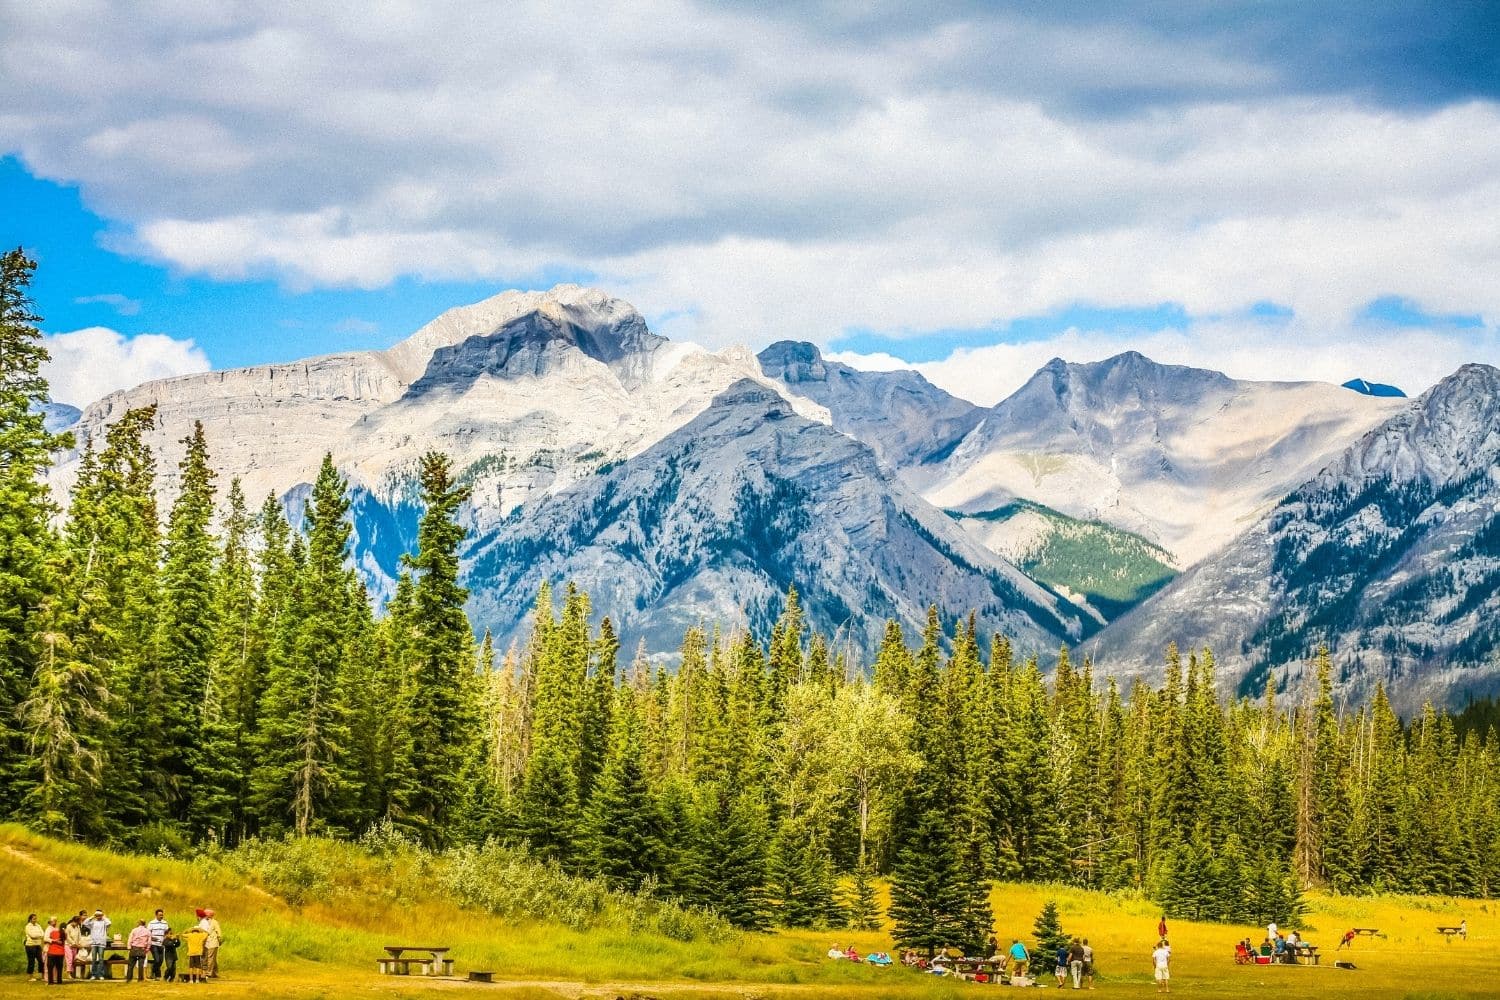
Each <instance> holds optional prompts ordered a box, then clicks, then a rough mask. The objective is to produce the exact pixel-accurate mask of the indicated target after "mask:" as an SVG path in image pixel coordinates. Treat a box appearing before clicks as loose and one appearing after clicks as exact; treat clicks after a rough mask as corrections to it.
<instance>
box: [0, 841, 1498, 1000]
mask: <svg viewBox="0 0 1500 1000" xmlns="http://www.w3.org/2000/svg"><path fill="white" fill-rule="evenodd" d="M294 860H295V859H294ZM327 862H328V870H324V871H320V872H317V873H315V875H316V877H315V878H311V879H310V881H311V882H312V884H314V885H315V886H316V891H313V892H309V893H305V894H303V893H296V892H289V891H287V888H286V884H287V883H286V872H284V871H282V872H279V873H278V874H277V875H276V876H275V877H269V878H263V877H261V876H260V875H259V874H258V873H256V872H253V871H246V870H243V866H241V867H240V868H236V867H234V866H232V865H229V864H224V863H218V862H201V861H200V862H185V861H180V860H173V859H169V858H142V857H132V856H122V855H115V854H110V853H108V852H104V851H100V850H95V849H92V848H88V847H83V846H80V845H76V844H64V843H58V842H55V841H50V840H47V839H45V838H41V837H38V836H36V835H33V834H31V833H28V832H26V831H23V830H21V829H20V828H18V827H14V826H0V927H4V928H9V929H10V930H9V932H7V936H6V937H5V945H4V947H3V948H0V997H10V996H31V995H37V994H38V992H39V991H40V990H42V989H43V988H44V987H43V986H42V985H41V984H40V983H29V982H27V981H26V978H25V976H24V972H23V970H24V968H25V962H24V957H23V954H22V951H21V948H20V936H21V926H22V924H23V922H24V920H25V917H26V914H27V913H28V912H31V911H33V910H35V911H38V912H40V913H41V914H42V916H43V919H44V920H45V918H46V917H47V916H49V915H52V914H53V913H56V914H57V915H58V916H62V915H64V914H66V913H69V912H76V911H77V910H79V909H84V908H88V909H92V908H93V907H95V906H103V907H104V908H105V909H106V910H107V911H108V912H109V914H110V916H111V918H112V919H113V920H114V928H115V929H116V930H122V931H123V930H126V929H127V928H128V925H130V924H133V923H134V921H135V920H136V919H137V918H140V917H147V916H149V915H150V913H151V911H152V910H154V909H155V908H156V907H158V906H160V907H163V908H164V909H166V910H167V914H168V918H169V919H179V918H182V917H185V916H188V915H189V914H190V911H191V910H192V908H194V907H197V906H205V905H207V906H212V907H214V908H215V909H216V910H217V911H218V913H219V917H220V920H221V921H222V922H223V924H224V927H225V936H226V944H225V947H224V949H223V951H222V952H221V967H222V974H223V978H222V979H221V980H219V981H218V982H216V983H214V984H212V985H211V986H208V987H204V989H207V990H211V991H212V992H213V993H215V994H218V995H223V996H228V997H251V996H255V997H268V996H269V997H283V996H285V997H329V998H337V997H358V996H372V995H373V996H419V995H423V996H425V995H430V994H432V993H434V992H437V993H448V992H454V991H458V992H463V993H473V994H475V995H482V994H486V993H492V994H495V995H497V996H503V997H506V998H507V1000H511V998H530V997H559V996H563V997H585V996H586V997H595V996H600V997H617V996H619V997H632V996H635V997H641V998H645V997H698V998H713V997H745V998H751V997H754V998H773V997H870V998H874V997H896V998H900V997H912V998H927V997H932V998H947V997H959V996H970V995H974V994H976V993H977V994H979V995H986V994H987V993H988V992H989V991H991V990H995V989H1001V988H1000V987H991V986H981V985H977V984H967V983H955V982H945V981H938V980H934V979H932V978H931V977H925V976H922V975H919V974H916V973H913V972H909V971H907V970H904V969H899V968H892V969H883V970H882V969H874V968H870V967H866V966H854V965H850V964H848V963H842V962H830V961H827V960H826V959H825V958H824V957H823V954H824V952H826V951H827V949H828V947H829V945H830V944H833V943H837V944H839V945H847V944H850V943H853V944H854V945H855V947H856V948H858V949H859V950H860V951H861V952H865V951H869V950H873V949H891V947H892V946H891V943H890V939H889V936H888V934H886V933H883V932H871V933H850V932H847V931H834V932H800V931H799V932H782V933H774V934H736V933H721V932H712V933H697V934H696V935H687V934H681V933H662V932H661V931H660V930H659V929H657V925H656V924H651V925H649V927H647V928H645V929H643V928H642V926H639V925H632V921H633V920H634V919H635V918H633V917H631V916H630V915H628V914H625V915H621V914H613V913H612V912H606V911H601V914H600V915H598V916H597V917H595V918H593V919H592V920H591V921H585V920H580V921H567V922H565V923H555V922H549V923H535V922H528V921H524V920H517V919H514V918H506V917H502V916H497V915H494V914H492V913H489V912H487V911H485V910H480V909H473V908H460V907H459V906H456V905H454V904H453V903H452V902H450V901H448V900H447V898H446V897H447V893H445V892H443V891H440V890H439V889H438V888H437V887H435V886H429V887H427V888H424V887H423V883H424V881H425V880H427V879H429V878H430V873H428V872H426V871H423V870H412V868H411V866H410V861H409V859H408V858H405V857H403V856H396V857H391V858H378V857H377V858H367V859H365V860H364V861H355V860H351V856H350V855H349V854H347V853H346V854H338V855H336V856H333V857H330V858H328V859H327ZM297 863H299V864H306V863H307V862H306V860H305V859H302V860H299V861H298V862H297ZM289 898H291V899H295V900H296V903H295V904H294V903H293V902H290V901H289ZM1048 898H1052V899H1056V900H1057V901H1058V904H1059V909H1060V913H1061V917H1062V922H1063V927H1064V929H1065V930H1067V931H1068V932H1070V933H1077V934H1080V935H1083V936H1086V937H1088V938H1089V939H1090V941H1091V943H1092V944H1093V945H1094V947H1095V951H1096V955H1097V962H1098V967H1099V971H1100V979H1099V982H1098V990H1097V992H1099V993H1103V994H1114V995H1126V994H1129V995H1144V994H1146V993H1151V992H1154V986H1153V985H1152V983H1151V981H1150V967H1149V959H1148V953H1149V951H1150V948H1151V946H1152V943H1153V941H1152V939H1153V935H1154V933H1155V928H1156V918H1157V916H1158V913H1157V912H1156V910H1155V909H1154V908H1153V907H1152V906H1151V904H1149V903H1148V902H1145V901H1144V900H1138V899H1129V898H1120V897H1113V896H1106V895H1102V894H1099V893H1090V892H1085V891H1081V890H1077V889H1070V888H1064V887H1048V886H1031V885H1000V886H997V887H996V888H995V891H994V904H995V913H996V930H997V933H998V934H999V936H1000V937H1001V939H1002V941H1005V942H1007V943H1008V941H1009V938H1010V937H1011V936H1023V937H1025V938H1029V937H1030V929H1031V923H1032V921H1033V919H1034V918H1035V916H1036V913H1037V911H1038V910H1040V909H1041V906H1042V904H1043V902H1044V901H1045V900H1046V899H1048ZM1309 902H1310V904H1311V906H1310V912H1309V914H1308V916H1307V918H1306V919H1305V920H1304V921H1303V923H1302V924H1301V926H1300V928H1299V929H1301V930H1302V931H1303V933H1304V936H1305V937H1307V938H1308V939H1309V940H1311V941H1313V942H1314V943H1317V944H1319V945H1321V946H1322V947H1323V948H1324V949H1325V950H1326V951H1327V952H1328V953H1329V955H1330V957H1331V955H1332V952H1333V948H1334V947H1335V945H1336V944H1337V941H1338V937H1339V935H1340V934H1341V933H1342V931H1343V930H1344V929H1345V928H1346V927H1350V926H1363V927H1378V928H1380V929H1381V930H1382V931H1384V932H1385V933H1386V934H1387V935H1388V936H1387V937H1386V938H1384V939H1376V940H1373V941H1372V940H1370V939H1366V938H1361V939H1360V940H1359V941H1358V942H1357V943H1356V944H1355V946H1354V949H1353V951H1352V953H1348V952H1346V953H1345V954H1346V955H1347V957H1349V958H1350V959H1351V960H1353V961H1354V962H1355V963H1356V964H1357V965H1358V966H1359V968H1358V969H1357V970H1356V971H1345V970H1338V969H1334V968H1332V967H1331V958H1330V960H1325V961H1330V964H1329V965H1328V966H1325V967H1322V968H1302V967H1295V968H1286V967H1251V968H1246V967H1236V966H1235V965H1234V964H1233V961H1232V958H1231V957H1230V956H1231V954H1232V951H1233V942H1234V941H1235V940H1236V939H1237V938H1239V937H1243V936H1245V935H1246V934H1250V935H1251V936H1252V937H1255V938H1256V939H1257V940H1258V939H1259V937H1258V936H1257V935H1256V933H1255V931H1254V929H1252V928H1248V927H1245V928H1241V927H1233V926H1228V927H1226V926H1219V925H1211V924H1189V923H1183V922H1180V921H1173V922H1172V926H1171V937H1172V943H1173V948H1174V952H1175V958H1174V963H1173V992H1174V993H1181V994H1188V995H1192V996H1203V997H1226V998H1228V997H1262V996H1265V995H1266V994H1267V993H1270V992H1274V993H1276V994H1279V995H1291V996H1320V997H1322V996H1327V997H1350V998H1354V997H1358V998H1360V1000H1377V998H1384V997H1392V998H1400V997H1482V996H1500V906H1497V903H1496V902H1495V901H1476V900H1462V899H1444V898H1435V897H1413V898H1396V897H1379V898H1348V897H1326V896H1321V895H1314V896H1312V897H1310V900H1309ZM606 910H607V908H606ZM1464 917H1467V918H1468V921H1469V940H1468V941H1466V942H1459V941H1455V942H1453V943H1451V944H1449V943H1446V942H1444V940H1443V939H1442V938H1441V937H1439V936H1438V935H1437V933H1436V932H1435V928H1436V927H1437V925H1439V924H1452V923H1457V922H1458V920H1459V919H1461V918H1464ZM568 923H572V924H573V925H574V926H568ZM1261 933H1262V934H1263V930H1262V931H1261ZM683 937H692V939H691V940H683V939H682V938H683ZM385 944H414V945H423V944H445V945H448V946H450V947H452V948H453V952H452V957H453V958H454V959H455V961H456V966H457V970H458V973H459V974H460V975H462V974H464V973H465V972H467V971H468V970H470V969H486V970H492V971H494V972H495V974H496V979H497V980H500V981H501V982H500V983H499V984H498V985H495V986H479V985H469V984H467V983H457V982H452V981H431V982H424V981H420V980H412V979H400V978H392V977H382V976H378V975H376V974H375V971H374V969H375V961H374V960H375V958H376V957H377V956H378V955H379V954H380V948H381V946H382V945H385ZM181 964H182V965H185V964H186V959H185V957H184V958H183V960H182V963H181ZM1049 971H1050V970H1049ZM1043 981H1044V982H1049V983H1050V982H1051V977H1050V975H1049V976H1048V977H1047V978H1046V979H1044V980H1043ZM69 988H70V991H72V992H75V993H76V992H81V991H83V990H105V991H110V990H112V989H114V988H115V986H114V984H88V983H83V984H75V985H72V986H70V987H69ZM132 989H135V987H133V986H132ZM191 989H197V987H189V986H187V985H183V984H147V985H146V986H145V987H144V990H145V991H146V992H149V993H151V994H160V993H171V994H175V993H181V992H184V991H188V990H191Z"/></svg>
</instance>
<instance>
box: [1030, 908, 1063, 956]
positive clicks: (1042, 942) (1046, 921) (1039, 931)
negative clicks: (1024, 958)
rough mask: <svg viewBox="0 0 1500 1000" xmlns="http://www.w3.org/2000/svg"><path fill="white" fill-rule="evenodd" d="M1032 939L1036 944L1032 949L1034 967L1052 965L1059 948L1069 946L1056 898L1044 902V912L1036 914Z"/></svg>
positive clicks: (1032, 927) (1032, 928)
mask: <svg viewBox="0 0 1500 1000" xmlns="http://www.w3.org/2000/svg"><path fill="white" fill-rule="evenodd" d="M1031 939H1032V942H1033V943H1034V945H1035V947H1034V948H1033V949H1032V956H1033V957H1032V967H1033V968H1039V967H1041V966H1043V965H1046V966H1051V964H1052V961H1053V959H1054V958H1055V956H1056V955H1057V952H1058V950H1059V949H1060V948H1064V947H1066V946H1067V944H1068V935H1067V933H1066V932H1065V931H1064V930H1063V929H1062V921H1061V920H1059V919H1058V916H1057V901H1056V900H1054V899H1049V900H1047V901H1046V902H1045V903H1043V904H1042V912H1040V913H1038V914H1037V915H1036V922H1035V923H1033V924H1032V925H1031Z"/></svg>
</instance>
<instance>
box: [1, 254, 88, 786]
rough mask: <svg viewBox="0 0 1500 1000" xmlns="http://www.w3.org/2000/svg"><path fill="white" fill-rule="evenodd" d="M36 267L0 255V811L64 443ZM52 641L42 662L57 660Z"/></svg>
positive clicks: (35, 659) (46, 582) (32, 645)
mask: <svg viewBox="0 0 1500 1000" xmlns="http://www.w3.org/2000/svg"><path fill="white" fill-rule="evenodd" d="M35 271H36V262H35V261H34V260H32V259H31V258H30V257H28V256H27V255H26V252H25V251H24V250H22V249H21V248H20V247H17V248H16V249H14V250H9V251H7V252H5V253H4V254H0V815H6V814H8V813H10V812H12V811H13V810H14V809H15V808H16V807H17V806H18V805H19V797H18V793H20V791H21V789H22V787H23V781H22V770H23V768H24V767H25V766H26V765H25V763H24V762H25V760H26V759H27V758H28V757H29V756H31V752H30V751H29V750H28V746H27V744H28V742H29V737H28V736H27V735H26V734H25V733H24V732H23V731H22V729H21V727H20V725H19V720H18V718H17V714H16V713H17V710H18V707H19V706H20V704H21V702H22V701H23V700H25V699H26V698H27V694H28V688H29V686H30V683H31V678H32V675H33V674H34V673H35V672H36V670H37V669H38V666H39V664H40V663H41V660H42V656H43V654H44V651H43V649H42V646H43V645H44V643H43V642H42V641H41V640H40V638H39V635H38V632H39V622H38V618H37V616H38V613H39V611H40V610H41V607H42V604H43V602H44V601H46V600H47V599H48V597H49V595H50V594H51V593H52V592H53V590H54V587H55V584H56V581H55V580H54V579H53V578H52V576H51V574H50V573H49V570H48V566H49V562H50V561H51V559H52V558H53V554H54V549H55V545H56V539H55V538H54V536H53V534H52V530H51V528H50V526H49V524H48V520H49V518H50V517H51V516H52V514H53V513H54V509H53V507H52V504H51V502H50V500H49V498H48V493H47V484H46V481H45V478H44V476H45V474H46V471H47V468H48V467H49V465H50V464H51V458H50V453H51V452H53V451H55V450H57V449H59V448H64V447H67V446H68V445H69V444H71V439H70V438H69V437H68V436H60V435H55V434H50V433H48V431H47V429H46V426H45V424H44V422H43V417H42V414H41V413H40V412H39V407H40V406H41V404H42V403H45V402H46V401H47V381H46V379H45V378H43V376H42V374H41V369H42V365H43V364H45V363H46V361H47V349H46V348H45V347H44V346H43V344H42V333H41V330H40V329H38V326H37V324H38V323H40V322H41V317H40V316H38V315H37V314H36V313H35V312H34V310H33V305H32V301H31V295H30V286H31V278H32V275H33V273H34V272H35ZM55 644H56V642H55V640H53V641H52V645H53V646H54V648H53V649H52V651H51V652H50V653H48V654H47V655H49V656H50V659H49V661H48V662H49V663H50V664H52V666H51V667H49V669H56V664H57V663H58V662H59V660H58V658H57V656H56V649H55Z"/></svg>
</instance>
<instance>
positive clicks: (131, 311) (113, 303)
mask: <svg viewBox="0 0 1500 1000" xmlns="http://www.w3.org/2000/svg"><path fill="white" fill-rule="evenodd" d="M73 303H74V304H75V305H80V306H88V305H101V306H109V307H110V308H111V309H113V310H114V311H115V312H117V313H119V314H120V315H121V316H136V315H138V314H139V313H140V311H141V300H140V299H132V298H130V297H129V296H126V295H121V294H120V293H119V292H106V293H104V294H103V295H81V296H79V297H78V298H76V299H74V300H73Z"/></svg>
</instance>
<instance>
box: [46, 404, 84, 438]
mask: <svg viewBox="0 0 1500 1000" xmlns="http://www.w3.org/2000/svg"><path fill="white" fill-rule="evenodd" d="M40 409H41V413H42V426H44V427H46V428H47V430H48V431H50V432H51V433H53V434H56V433H57V432H58V431H66V430H71V429H72V428H73V425H74V424H76V423H78V418H79V417H81V416H83V411H82V410H80V409H79V408H78V407H76V406H69V405H68V404H67V403H50V402H49V403H43V404H42V405H41V407H40Z"/></svg>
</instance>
